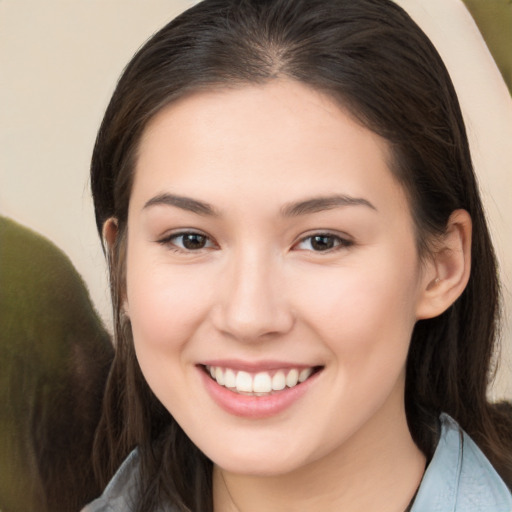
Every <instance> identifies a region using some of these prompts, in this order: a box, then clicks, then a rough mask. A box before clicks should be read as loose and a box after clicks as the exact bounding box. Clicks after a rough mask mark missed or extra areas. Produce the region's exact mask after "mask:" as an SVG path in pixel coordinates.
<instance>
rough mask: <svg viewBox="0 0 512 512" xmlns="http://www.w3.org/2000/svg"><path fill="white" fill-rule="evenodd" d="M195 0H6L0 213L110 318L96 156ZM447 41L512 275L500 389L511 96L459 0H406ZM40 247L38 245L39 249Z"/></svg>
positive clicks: (501, 389) (0, 71)
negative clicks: (135, 75) (111, 105)
mask: <svg viewBox="0 0 512 512" xmlns="http://www.w3.org/2000/svg"><path fill="white" fill-rule="evenodd" d="M193 3H194V2H192V1H190V0H189V1H187V0H166V1H164V0H144V1H142V0H45V1H44V2H41V1H40V0H0V148H1V150H0V214H3V215H7V216H10V217H12V218H14V219H15V220H17V221H19V222H21V223H23V224H26V225H28V226H30V227H32V228H34V229H35V230H37V231H39V232H40V233H42V234H44V235H46V236H47V237H48V238H50V239H51V240H53V241H54V242H55V243H56V244H57V245H59V246H60V247H61V248H62V249H64V251H65V252H66V253H67V254H68V255H69V256H70V258H71V259H72V261H73V262H74V264H75V266H76V267H77V269H78V270H79V272H80V273H81V274H82V276H83V277H84V279H85V280H86V282H87V284H88V286H89V289H90V291H91V296H92V298H93V300H94V302H95V304H96V307H97V308H98V311H99V312H100V314H101V316H102V317H103V319H104V320H105V322H106V323H107V324H110V308H109V305H108V292H107V288H108V287H107V280H106V269H105V264H104V260H103V255H102V253H101V249H100V244H99V241H98V237H97V234H96V230H95V225H94V216H93V211H92V203H91V199H90V194H89V184H88V165H89V158H90V154H91V150H92V146H93V143H94V138H95V135H96V130H97V128H98V126H99V123H100V120H101V117H102V114H103V111H104V109H105V107H106V104H107V102H108V99H109V96H110V94H111V93H112V91H113V88H114V85H115V82H116V79H117V77H118V75H119V74H120V72H121V70H122V69H123V66H124V65H125V64H126V63H127V61H128V60H129V58H130V56H131V55H132V54H133V52H134V51H135V50H136V49H137V48H138V47H139V46H140V45H141V44H142V43H143V42H144V41H145V40H146V39H147V38H148V37H149V36H150V35H151V34H152V33H153V32H154V31H155V30H157V29H158V28H160V27H161V26H162V25H163V24H164V23H165V22H166V21H168V20H170V19H171V18H172V17H174V16H175V15H176V14H177V13H178V12H180V11H181V10H183V9H184V8H186V7H188V6H190V5H192V4H193ZM398 3H400V4H401V5H403V6H404V7H405V8H406V9H407V10H409V12H410V13H411V15H412V16H413V18H415V19H416V21H418V22H419V24H420V25H421V26H422V27H423V28H424V30H425V31H426V32H427V34H428V35H429V36H430V37H431V39H432V40H433V41H434V43H435V44H436V46H438V48H439V50H440V52H441V54H442V56H443V58H444V59H445V62H446V63H447V65H448V67H449V69H450V71H451V73H452V77H453V79H454V81H455V85H456V87H457V90H458V92H459V96H460V99H461V102H462V105H463V110H464V114H465V117H466V122H467V125H468V131H469V135H470V139H471V143H472V149H473V155H474V160H475V164H476V169H477V172H478V175H479V179H480V182H481V187H482V191H483V196H484V199H485V203H486V207H487V210H488V214H489V217H490V223H491V227H492V230H493V236H494V239H495V242H496V245H497V249H498V255H499V258H500V261H501V267H502V273H503V278H504V283H505V286H504V295H505V298H506V317H507V319H508V324H507V325H506V327H505V334H504V349H505V350H504V355H503V357H502V365H501V366H502V369H501V371H500V374H499V378H498V382H497V386H496V388H495V391H494V396H495V397H502V396H508V397H512V363H511V361H512V357H511V353H512V328H511V321H510V317H511V312H512V291H511V290H512V200H511V196H512V148H511V146H512V100H511V98H510V95H509V94H508V91H507V90H506V88H505V84H504V82H503V81H502V79H501V77H500V75H499V72H498V70H497V68H496V67H495V65H494V62H493V61H492V59H491V57H490V55H489V53H488V51H487V48H486V47H485V44H484V43H483V41H482V39H481V37H480V35H479V33H478V30H477V28H476V26H475V25H474V23H473V21H472V19H471V17H470V16H469V14H468V13H467V11H466V10H465V8H464V7H463V5H462V3H461V2H460V0H429V1H428V2H426V1H423V0H399V2H398ZM34 257H35V258H36V257H37V255H34Z"/></svg>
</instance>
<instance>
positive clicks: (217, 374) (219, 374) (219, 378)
mask: <svg viewBox="0 0 512 512" xmlns="http://www.w3.org/2000/svg"><path fill="white" fill-rule="evenodd" d="M215 380H216V381H217V382H218V383H219V384H220V385H221V386H223V385H224V372H223V371H222V368H219V367H217V368H216V369H215Z"/></svg>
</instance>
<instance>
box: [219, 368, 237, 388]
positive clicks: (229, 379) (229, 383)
mask: <svg viewBox="0 0 512 512" xmlns="http://www.w3.org/2000/svg"><path fill="white" fill-rule="evenodd" d="M217 382H219V381H217ZM224 386H226V387H227V388H235V387H236V374H235V372H234V371H233V370H229V369H228V370H226V372H225V373H224Z"/></svg>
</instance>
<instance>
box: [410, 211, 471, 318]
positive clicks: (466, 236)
mask: <svg viewBox="0 0 512 512" xmlns="http://www.w3.org/2000/svg"><path fill="white" fill-rule="evenodd" d="M471 231H472V223H471V217H470V215H469V213H468V212H467V211H466V210H455V211H454V212H453V213H452V214H451V215H450V218H449V219H448V224H447V226H446V233H445V234H444V235H443V236H442V237H440V239H439V240H438V241H436V250H435V253H434V254H433V255H432V256H431V260H430V261H429V263H428V265H427V267H428V268H427V269H426V271H425V274H424V282H423V291H422V292H421V296H420V298H419V303H418V307H417V311H416V317H417V319H418V320H420V319H426V318H434V317H436V316H438V315H440V314H442V313H443V312H444V311H446V310H447V309H448V308H449V307H450V306H451V305H452V304H453V303H454V302H455V301H456V300H457V299H458V298H459V297H460V295H461V294H462V292H463V291H464V289H465V288H466V285H467V283H468V280H469V275H470V271H471Z"/></svg>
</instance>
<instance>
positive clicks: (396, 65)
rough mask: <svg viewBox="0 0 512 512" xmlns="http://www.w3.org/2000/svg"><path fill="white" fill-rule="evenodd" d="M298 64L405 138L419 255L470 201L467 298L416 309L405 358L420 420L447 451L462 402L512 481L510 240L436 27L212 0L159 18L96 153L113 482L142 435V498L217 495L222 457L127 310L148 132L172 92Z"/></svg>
mask: <svg viewBox="0 0 512 512" xmlns="http://www.w3.org/2000/svg"><path fill="white" fill-rule="evenodd" d="M276 78H285V79H291V80H296V81H299V82H302V83H304V84H307V85H309V86H311V87H313V88H314V89H316V90H318V91H321V92H323V93H325V94H327V95H329V96H330V97H331V98H333V99H334V100H336V101H337V102H338V103H339V104H340V105H341V106H343V108H345V109H348V110H349V112H350V113H351V114H352V115H353V116H354V117H355V118H356V119H357V120H358V121H359V122H360V123H361V124H362V125H363V126H365V127H366V128H368V129H370V130H372V131H373V132H375V133H377V134H379V135H381V136H382V137H384V138H385V139H386V140H387V141H388V143H389V145H390V147H391V150H392V155H393V162H392V172H393V173H394V175H395V176H396V178H397V179H398V180H399V182H400V183H401V184H402V186H403V187H404V190H405V191H406V193H407V195H408V198H409V201H410V204H411V207H412V214H413V218H414V222H415V228H416V240H417V246H418V251H419V254H420V256H427V255H428V252H429V250H430V247H429V240H432V239H434V238H435V237H436V236H439V235H441V234H443V233H444V231H445V229H446V225H447V221H448V218H449V216H450V214H451V213H452V212H453V211H454V210H456V209H459V208H463V209H465V210H467V211H468V212H469V214H470V215H471V218H472V221H473V240H472V248H471V256H472V272H471V275H470V278H469V282H468V285H467V287H466V289H465V291H464V292H463V293H462V295H461V297H460V298H459V299H458V300H457V301H456V303H455V304H453V306H452V307H451V308H450V309H449V310H447V311H446V312H445V313H444V314H442V315H440V316H439V317H436V318H433V319H429V320H421V321H419V322H418V323H417V325H416V327H415V329H414V332H413V336H412V340H411V345H410V351H409V356H408V361H407V369H406V392H405V401H406V412H407V419H408V423H409V427H410V430H411V433H412V436H413V438H414V440H415V442H416V443H417V445H418V446H419V447H420V449H421V450H423V452H424V453H425V454H426V455H427V457H429V456H431V455H432V451H433V449H434V447H435V436H436V432H435V425H436V421H437V418H438V416H439V414H440V413H441V412H443V411H444V412H446V413H448V414H450V415H451V416H453V417H454V418H455V419H456V420H457V421H458V422H459V423H460V424H461V426H462V427H463V428H464V429H465V430H466V431H467V432H468V433H469V434H470V435H471V436H472V437H473V438H474V439H475V441H476V442H477V443H478V444H479V445H480V447H481V448H482V450H483V451H484V452H485V453H486V455H487V456H488V457H489V459H490V460H491V462H492V463H493V464H494V466H495V467H496V469H497V470H498V471H499V472H500V473H501V475H502V476H503V477H504V478H505V480H507V481H508V483H509V485H510V484H512V455H511V453H512V440H511V434H510V432H512V414H511V413H510V410H508V409H507V408H506V407H505V406H502V407H494V406H493V405H491V404H490V403H489V402H488V401H487V396H486V392H487V389H488V384H489V381H490V378H491V377H492V371H491V361H492V356H493V354H494V353H495V349H496V347H495V343H496V339H497V320H498V316H499V315H498V313H499V285H498V279H497V271H496V261H495V255H494V252H493V248H492V243H491V240H490V236H489V232H488V228H487V225H486V221H485V217H484V213H483V208H482V204H481V199H480V196H479V192H478V187H477V183H476V179H475V175H474V172H473V168H472V163H471V156H470V151H469V145H468V140H467V136H466V131H465V127H464V122H463V119H462V114H461V111H460V107H459V103H458V100H457V96H456V93H455V90H454V87H453V85H452V82H451V80H450V77H449V74H448V72H447V70H446V68H445V66H444V64H443V62H442V60H441V58H440V56H439V55H438V53H437V51H436V50H435V48H434V47H433V45H432V43H431V42H430V41H429V39H428V38H427V37H426V36H425V34H424V33H423V32H422V31H421V30H420V29H419V27H418V26H417V25H416V24H415V23H414V22H413V21H412V20H411V19H410V17H409V16H408V15H407V14H406V13H405V12H404V11H403V10H402V9H401V8H400V7H398V6H397V5H396V4H394V3H393V2H391V1H389V0H205V1H204V2H201V3H200V4H198V5H196V6H194V7H192V8H191V9H189V10H188V11H186V12H185V13H183V14H182V15H180V16H179V17H177V18H176V19H174V20H173V21H172V22H170V23H169V24H168V25H167V26H165V27H164V28H163V29H162V30H160V31H159V32H158V33H156V34H155V35H154V36H153V37H152V38H151V39H150V40H149V41H148V42H147V43H146V44H145V45H144V46H143V47H142V48H141V49H140V50H139V51H138V53H137V54H136V55H135V56H134V58H133V59H132V61H131V62H130V63H129V64H128V66H127V67H126V69H125V71H124V73H123V75H122V77H121V79H120V81H119V83H118V85H117V88H116V90H115V92H114V95H113V97H112V100H111V102H110V104H109V106H108V109H107V111H106V114H105V117H104V120H103V123H102V125H101V128H100V131H99V134H98V138H97V141H96V145H95V148H94V154H93V159H92V167H91V183H92V191H93V196H94V202H95V211H96V221H97V226H98V230H99V231H100V233H101V230H102V227H103V224H104V222H105V221H106V220H107V219H108V218H109V217H115V218H116V219H117V222H118V229H119V233H118V237H117V241H116V244H115V246H114V247H113V248H111V250H110V251H109V259H110V269H111V289H112V295H113V307H114V317H115V331H116V340H117V352H116V357H115V361H114V364H113V367H112V371H111V375H110V379H109V383H108V388H107V392H106V397H105V408H104V414H103V419H102V423H101V425H100V428H99V430H98V433H97V439H96V455H97V468H98V476H99V478H100V479H101V482H102V483H103V484H104V483H105V482H106V481H107V480H108V479H109V478H110V477H111V476H112V474H113V472H114V471H115V468H116V467H117V466H118V464H119V463H120V461H121V460H122V459H123V458H124V457H125V456H126V454H127V453H128V451H129V450H130V449H131V448H132V447H133V446H135V445H138V446H139V447H140V453H141V501H140V503H139V510H146V511H148V510H153V508H155V507H156V506H157V505H158V504H159V503H164V502H166V501H167V502H172V503H173V504H174V506H175V507H178V508H179V510H202V511H203V510H205V511H206V510H211V507H212V505H211V488H210V485H211V470H212V464H211V462H210V461H208V460H207V459H206V457H205V456H204V455H203V454H202V453H201V452H199V450H198V449H197V448H196V447H195V446H194V445H193V443H192V442H191V441H190V440H189V439H188V438H187V436H186V435H185V434H184V432H183V431H182V430H181V428H180V427H179V426H178V425H177V424H176V422H175V421H174V419H173V418H172V416H171V415H170V414H169V413H168V412H167V411H166V410H165V409H164V408H163V406H162V405H161V404H160V403H159V402H158V400H157V399H156V397H155V396H154V395H153V393H152V392H151V390H150V389H149V387H148V386H147V384H146V383H145V381H144V378H143V376H142V374H141V371H140V368H139V366H138V363H137V361H136V357H135V352H134V348H133V340H132V336H131V329H130V324H129V320H127V319H126V318H123V317H122V314H121V297H122V296H123V293H124V288H123V287H124V266H125V250H126V243H127V240H126V222H127V212H128V204H129V199H130V191H131V186H132V182H133V172H134V163H135V159H136V155H137V148H138V144H139V142H140V139H141V135H142V133H143V131H144V129H145V127H146V126H147V123H148V121H149V120H151V119H152V118H153V116H154V115H155V114H156V113H157V112H159V111H160V110H161V109H162V108H163V107H164V106H166V105H168V104H169V103H171V102H173V101H175V100H176V99H178V98H181V97H183V96H185V95H187V94H190V93H194V92H197V91H201V90H207V89H208V88H211V87H224V88H229V87H239V86H243V85H245V84H264V83H266V82H269V81H271V80H274V79H276Z"/></svg>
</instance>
